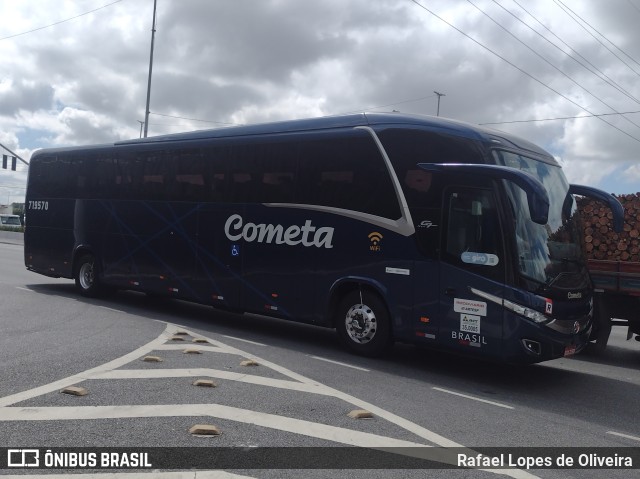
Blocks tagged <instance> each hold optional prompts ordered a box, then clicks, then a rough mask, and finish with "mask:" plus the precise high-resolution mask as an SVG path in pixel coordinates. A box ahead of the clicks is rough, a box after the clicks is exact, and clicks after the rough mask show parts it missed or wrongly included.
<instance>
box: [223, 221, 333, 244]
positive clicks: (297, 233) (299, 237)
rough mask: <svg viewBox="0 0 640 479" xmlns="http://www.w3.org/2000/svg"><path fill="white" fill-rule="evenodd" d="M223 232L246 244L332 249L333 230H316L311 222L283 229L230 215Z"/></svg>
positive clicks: (324, 228) (327, 227)
mask: <svg viewBox="0 0 640 479" xmlns="http://www.w3.org/2000/svg"><path fill="white" fill-rule="evenodd" d="M224 232H225V234H226V235H227V238H229V239H230V240H231V241H238V240H240V239H243V240H245V241H246V242H248V243H252V242H254V241H257V242H258V243H276V244H286V245H289V246H296V245H299V244H302V245H303V246H307V247H308V246H315V247H316V248H322V247H324V248H333V244H331V241H332V240H333V228H331V227H329V226H324V227H322V228H316V227H315V226H312V225H311V220H306V221H305V222H304V225H302V226H297V225H292V226H289V227H287V228H286V229H285V227H284V226H282V225H268V224H264V223H260V224H255V223H244V220H243V219H242V216H240V215H237V214H236V215H231V216H229V218H227V221H226V223H225V224H224Z"/></svg>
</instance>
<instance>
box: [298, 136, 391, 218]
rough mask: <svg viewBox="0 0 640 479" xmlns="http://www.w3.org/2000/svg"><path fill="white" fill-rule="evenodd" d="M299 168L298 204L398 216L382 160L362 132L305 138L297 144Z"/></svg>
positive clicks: (375, 148) (369, 138) (388, 177)
mask: <svg viewBox="0 0 640 479" xmlns="http://www.w3.org/2000/svg"><path fill="white" fill-rule="evenodd" d="M299 168H300V177H301V181H300V183H301V186H302V187H301V188H300V194H299V198H298V203H302V204H315V205H321V206H331V207H334V208H343V209H349V210H354V211H360V212H363V213H369V214H372V215H376V216H382V217H385V218H391V219H397V218H399V217H400V216H401V215H400V207H399V205H398V199H397V196H396V193H395V190H394V188H393V183H392V181H391V177H390V176H389V172H388V170H387V167H386V165H385V163H384V159H383V158H382V155H381V154H380V151H379V150H378V148H377V146H376V144H375V143H374V141H373V138H371V136H370V135H369V133H367V132H365V131H360V130H353V131H349V132H347V133H342V134H340V135H336V134H335V133H325V134H322V135H318V134H316V135H314V136H312V137H311V136H310V137H308V138H307V139H305V140H304V141H302V142H301V144H300V167H299Z"/></svg>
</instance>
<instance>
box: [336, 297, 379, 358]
mask: <svg viewBox="0 0 640 479" xmlns="http://www.w3.org/2000/svg"><path fill="white" fill-rule="evenodd" d="M336 329H337V331H338V337H339V338H340V341H341V342H342V343H343V344H344V345H345V346H346V347H347V348H349V349H350V350H351V351H353V352H355V353H357V354H361V355H363V356H380V355H381V354H382V353H383V352H384V351H385V350H386V349H387V348H388V347H389V346H390V344H391V324H390V321H389V313H388V312H387V308H386V307H385V304H384V303H383V302H382V300H381V299H380V298H379V297H378V296H376V295H374V294H371V293H368V292H363V293H362V297H361V296H360V292H359V291H353V292H351V293H349V294H348V295H347V296H345V298H344V299H343V300H342V302H341V303H340V306H339V307H338V311H337V316H336Z"/></svg>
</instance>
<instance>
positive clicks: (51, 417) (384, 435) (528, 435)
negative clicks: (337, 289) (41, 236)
mask: <svg viewBox="0 0 640 479" xmlns="http://www.w3.org/2000/svg"><path fill="white" fill-rule="evenodd" d="M0 265H2V266H1V268H0V308H1V309H0V325H1V326H0V365H1V367H0V447H10V448H18V447H22V448H51V449H54V450H55V449H56V448H62V447H69V448H79V447H83V448H84V447H124V448H132V450H133V449H136V448H137V449H139V448H143V447H189V448H194V447H199V448H205V449H199V450H197V451H203V454H206V451H211V448H218V449H219V448H224V447H233V448H235V449H233V451H238V454H239V456H238V457H239V459H238V462H237V467H235V468H228V469H227V472H221V471H216V470H215V468H211V470H201V471H197V472H196V471H190V472H187V471H184V472H182V473H178V472H175V473H170V472H168V471H164V472H159V471H153V472H152V471H145V470H143V471H135V472H134V471H130V472H127V473H126V475H125V476H122V477H127V478H129V477H131V478H137V477H144V478H146V477H167V478H168V477H176V478H178V477H180V478H182V477H185V478H186V477H190V478H192V477H198V478H204V477H207V478H209V477H261V478H262V477H265V478H271V477H273V478H276V477H349V478H358V477H363V478H364V477H409V478H411V477H425V476H428V477H447V478H450V477H453V478H456V477H488V478H491V477H496V476H497V475H505V476H507V477H519V478H529V477H541V478H566V477H576V478H578V477H579V478H583V477H593V478H599V477H602V476H603V475H604V474H606V476H607V477H610V478H617V477H621V478H622V477H632V476H634V474H637V473H638V470H637V469H636V470H635V471H629V470H612V469H606V470H605V469H599V470H586V469H579V470H576V469H535V468H534V469H531V470H526V468H524V467H521V468H517V467H514V468H511V469H501V470H482V471H480V470H473V471H471V470H444V469H433V470H427V471H425V470H412V469H393V470H382V469H374V470H366V469H363V467H365V465H366V464H363V460H362V457H361V456H357V455H354V456H353V461H355V462H357V463H358V469H354V470H345V469H348V464H349V460H348V458H347V459H345V458H343V457H341V456H340V455H339V454H338V452H336V451H338V450H337V449H334V451H331V449H329V448H331V447H336V446H347V447H348V446H358V447H369V448H384V447H403V448H412V447H415V446H422V445H428V446H445V447H467V448H471V449H474V448H481V447H496V448H506V447H523V448H540V447H552V448H573V449H571V450H570V451H571V453H572V454H573V453H575V454H578V453H581V452H585V453H588V452H589V451H590V450H589V449H588V448H592V447H609V448H614V449H610V450H609V454H610V455H612V454H614V453H619V455H623V456H624V455H625V454H626V452H625V451H627V452H628V451H630V450H629V449H625V448H635V449H634V451H635V453H636V454H637V453H638V448H640V419H639V418H638V404H639V402H640V371H639V368H640V343H637V342H635V341H626V340H625V339H626V330H622V329H615V328H614V331H613V332H612V337H611V340H610V345H609V347H608V349H607V350H606V351H605V352H604V353H603V354H600V355H596V354H594V353H587V354H582V355H579V356H576V357H574V358H571V359H560V360H555V361H551V362H547V363H542V364H539V365H534V366H529V367H524V368H514V367H505V366H500V365H496V364H485V363H481V362H477V361H471V360H469V359H465V358H459V357H455V356H450V355H447V354H443V353H436V352H433V351H429V350H424V349H418V348H415V347H413V346H410V345H396V346H395V347H394V348H393V350H392V351H391V353H390V354H389V355H388V356H386V357H384V358H382V359H367V358H361V357H357V356H353V355H351V354H349V353H347V352H345V351H343V350H342V349H341V348H340V347H339V346H338V344H337V340H336V338H335V335H334V332H333V331H330V330H324V329H320V328H315V327H311V326H306V325H300V324H292V323H288V322H284V321H279V320H275V319H269V318H264V317H258V316H250V315H233V314H227V313H221V312H217V311H215V310H213V309H211V308H208V307H204V306H199V305H193V304H188V303H184V302H180V301H172V300H159V299H152V298H148V297H146V296H145V295H142V294H138V293H132V292H120V293H118V294H116V295H114V296H113V297H110V298H108V299H96V300H93V299H86V298H82V297H80V296H78V295H77V294H76V292H75V290H74V286H73V283H72V282H71V281H70V280H59V279H52V278H47V277H44V276H40V275H36V274H34V273H30V272H28V271H26V270H25V268H24V265H23V259H22V247H21V246H20V245H15V244H0ZM177 333H184V334H177ZM176 336H177V338H176ZM194 340H198V341H206V342H194ZM193 349H197V352H193V351H191V352H190V350H193ZM185 351H187V352H185ZM146 356H156V357H159V358H160V359H162V361H161V362H148V361H144V360H143V358H145V357H146ZM245 360H253V361H254V362H255V363H257V365H253V366H251V365H250V366H246V365H242V362H243V361H245ZM196 379H209V380H213V381H214V382H215V383H216V385H217V387H213V388H211V387H197V386H193V384H192V383H193V382H194V380H196ZM67 386H76V387H82V388H84V389H85V390H86V391H87V392H88V394H87V395H85V396H75V395H70V394H64V393H61V392H60V391H61V390H62V389H63V388H65V387H67ZM361 409H364V410H367V411H369V412H371V413H372V415H373V417H372V418H369V419H352V418H351V417H349V416H348V414H349V413H350V412H351V411H353V410H361ZM197 424H205V425H209V426H215V427H216V428H217V429H218V430H219V432H220V433H221V434H220V435H217V436H208V437H202V436H200V435H193V434H191V433H190V432H189V429H190V428H191V427H192V426H194V425H197ZM256 447H304V448H308V447H317V448H322V449H315V450H311V449H301V450H298V449H290V451H291V454H293V455H294V456H295V454H298V455H300V454H302V455H304V454H305V452H304V451H316V453H318V452H319V453H320V454H323V453H326V454H327V456H328V457H331V458H332V460H333V458H335V460H336V463H335V465H334V466H333V468H332V469H306V470H304V471H300V470H295V469H293V470H292V469H289V470H273V469H267V468H264V469H248V468H247V467H245V466H246V465H247V463H246V462H244V463H243V460H242V457H243V456H242V454H243V453H244V452H246V451H250V450H251V449H253V448H256ZM243 451H244V452H243ZM301 451H302V452H301ZM406 451H409V452H407V453H406V454H407V455H410V454H413V452H411V451H414V449H406ZM522 451H524V454H525V455H527V454H528V455H530V456H532V457H538V456H541V455H542V453H539V454H538V453H537V452H536V450H535V449H523V450H522ZM347 452H349V450H347ZM368 454H371V461H372V463H373V462H374V460H375V459H380V457H382V456H381V453H377V452H376V450H370V451H368ZM378 454H380V455H378ZM536 454H538V455H537V456H536ZM407 460H409V459H407ZM442 460H446V459H442ZM325 462H326V461H325ZM365 462H366V461H365ZM636 467H638V464H636ZM487 469H491V468H487ZM74 472H75V473H77V474H80V476H79V477H91V478H93V477H105V478H106V477H109V476H108V475H105V474H106V473H107V472H108V471H87V470H78V471H74ZM25 473H30V474H32V475H33V474H35V471H29V470H17V469H5V470H0V475H2V474H5V475H9V474H12V475H16V476H17V475H20V474H25ZM37 474H42V475H44V474H62V473H61V471H55V470H38V471H37ZM171 474H173V475H171ZM20 477H25V476H24V475H21V476H20ZM59 477H63V476H59ZM112 477H113V476H112ZM119 477H120V476H119Z"/></svg>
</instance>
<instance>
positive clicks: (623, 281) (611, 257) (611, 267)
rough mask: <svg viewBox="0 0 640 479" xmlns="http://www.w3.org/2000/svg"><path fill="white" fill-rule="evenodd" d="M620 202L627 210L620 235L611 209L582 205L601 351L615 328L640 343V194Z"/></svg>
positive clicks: (596, 204)
mask: <svg viewBox="0 0 640 479" xmlns="http://www.w3.org/2000/svg"><path fill="white" fill-rule="evenodd" d="M617 198H618V200H619V201H620V203H621V204H622V205H623V207H624V210H625V215H624V225H623V229H622V231H621V232H620V233H615V232H614V231H613V230H612V228H611V218H612V215H611V212H610V210H609V208H608V207H607V206H605V205H603V204H601V203H599V202H597V201H595V200H592V199H589V198H582V199H581V200H579V201H578V206H579V209H580V212H581V215H582V221H583V224H584V232H585V234H584V241H585V251H586V253H587V260H588V261H587V264H588V268H589V273H590V275H591V281H592V283H593V287H594V296H593V302H594V304H593V306H594V324H593V329H592V333H591V339H592V341H593V342H594V343H595V346H596V348H597V349H600V350H602V349H604V348H605V347H606V345H607V341H608V340H609V334H610V333H611V328H612V326H626V327H627V328H628V332H627V339H631V338H633V337H634V336H635V339H636V340H637V341H640V193H638V194H628V195H621V196H618V197H617Z"/></svg>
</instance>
